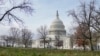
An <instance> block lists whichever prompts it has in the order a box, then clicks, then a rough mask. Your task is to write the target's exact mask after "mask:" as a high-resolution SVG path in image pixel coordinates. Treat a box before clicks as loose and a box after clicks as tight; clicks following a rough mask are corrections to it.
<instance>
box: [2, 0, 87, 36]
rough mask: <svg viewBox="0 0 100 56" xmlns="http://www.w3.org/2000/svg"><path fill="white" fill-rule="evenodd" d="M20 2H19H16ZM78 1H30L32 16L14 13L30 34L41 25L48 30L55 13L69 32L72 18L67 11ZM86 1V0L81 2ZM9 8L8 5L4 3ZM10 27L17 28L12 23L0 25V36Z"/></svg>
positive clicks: (76, 5) (75, 6)
mask: <svg viewBox="0 0 100 56" xmlns="http://www.w3.org/2000/svg"><path fill="white" fill-rule="evenodd" d="M18 1H21V0H17V2H18ZM79 1H80V0H32V1H31V2H32V3H33V8H34V12H33V15H32V16H27V15H26V14H23V13H20V12H18V13H16V14H17V15H19V17H21V18H23V19H24V20H23V21H24V22H25V26H26V27H27V28H28V29H30V30H31V31H32V32H34V33H36V30H37V28H39V27H40V26H41V25H47V27H48V28H49V26H50V24H51V23H52V21H53V20H54V19H55V18H56V11H57V10H58V12H59V17H60V19H61V20H62V21H63V23H64V25H65V27H66V31H70V28H71V26H72V24H73V21H72V18H71V17H69V16H67V11H69V10H72V9H75V8H77V7H78V5H79V4H80V3H79ZM81 1H87V0H81ZM88 1H89V0H88ZM6 5H7V6H5V7H9V6H8V5H9V3H6ZM10 26H14V27H19V26H18V24H16V23H15V22H13V24H12V25H2V24H0V34H4V33H7V30H8V29H9V27H10Z"/></svg>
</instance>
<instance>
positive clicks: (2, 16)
mask: <svg viewBox="0 0 100 56" xmlns="http://www.w3.org/2000/svg"><path fill="white" fill-rule="evenodd" d="M3 1H4V0H0V2H3ZM5 2H9V3H10V4H11V6H10V8H9V9H7V10H5V8H4V9H3V7H0V9H3V10H5V12H4V13H0V22H1V21H3V20H7V21H8V22H9V23H11V22H12V21H16V22H17V23H18V22H23V21H22V20H21V19H20V18H19V17H17V16H16V15H15V14H14V11H17V10H19V11H24V12H25V13H29V14H32V11H33V8H32V6H31V5H32V3H31V2H30V0H21V3H17V0H16V1H15V0H6V1H5ZM2 5H4V3H2ZM2 5H1V4H0V6H2Z"/></svg>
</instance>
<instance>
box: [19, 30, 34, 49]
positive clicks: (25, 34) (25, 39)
mask: <svg viewBox="0 0 100 56" xmlns="http://www.w3.org/2000/svg"><path fill="white" fill-rule="evenodd" d="M21 34H22V38H21V39H22V44H23V45H24V46H25V48H27V47H29V46H31V45H32V36H33V34H32V32H31V31H29V30H28V29H22V33H21Z"/></svg>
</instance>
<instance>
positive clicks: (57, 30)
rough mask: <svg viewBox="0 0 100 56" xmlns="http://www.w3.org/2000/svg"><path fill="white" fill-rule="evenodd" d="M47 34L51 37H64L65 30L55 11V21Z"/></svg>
mask: <svg viewBox="0 0 100 56" xmlns="http://www.w3.org/2000/svg"><path fill="white" fill-rule="evenodd" d="M49 34H51V35H57V34H60V35H66V30H65V26H64V24H63V22H62V21H61V20H60V19H59V14H58V11H57V14H56V19H55V20H54V21H53V22H52V24H51V26H50V29H49Z"/></svg>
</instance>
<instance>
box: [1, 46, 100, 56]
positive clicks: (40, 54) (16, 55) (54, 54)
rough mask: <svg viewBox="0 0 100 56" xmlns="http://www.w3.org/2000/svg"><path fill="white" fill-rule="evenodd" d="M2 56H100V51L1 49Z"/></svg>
mask: <svg viewBox="0 0 100 56" xmlns="http://www.w3.org/2000/svg"><path fill="white" fill-rule="evenodd" d="M0 56H100V51H94V52H92V51H77V50H53V49H52V50H50V49H31V48H27V49H26V48H5V47H0Z"/></svg>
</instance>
